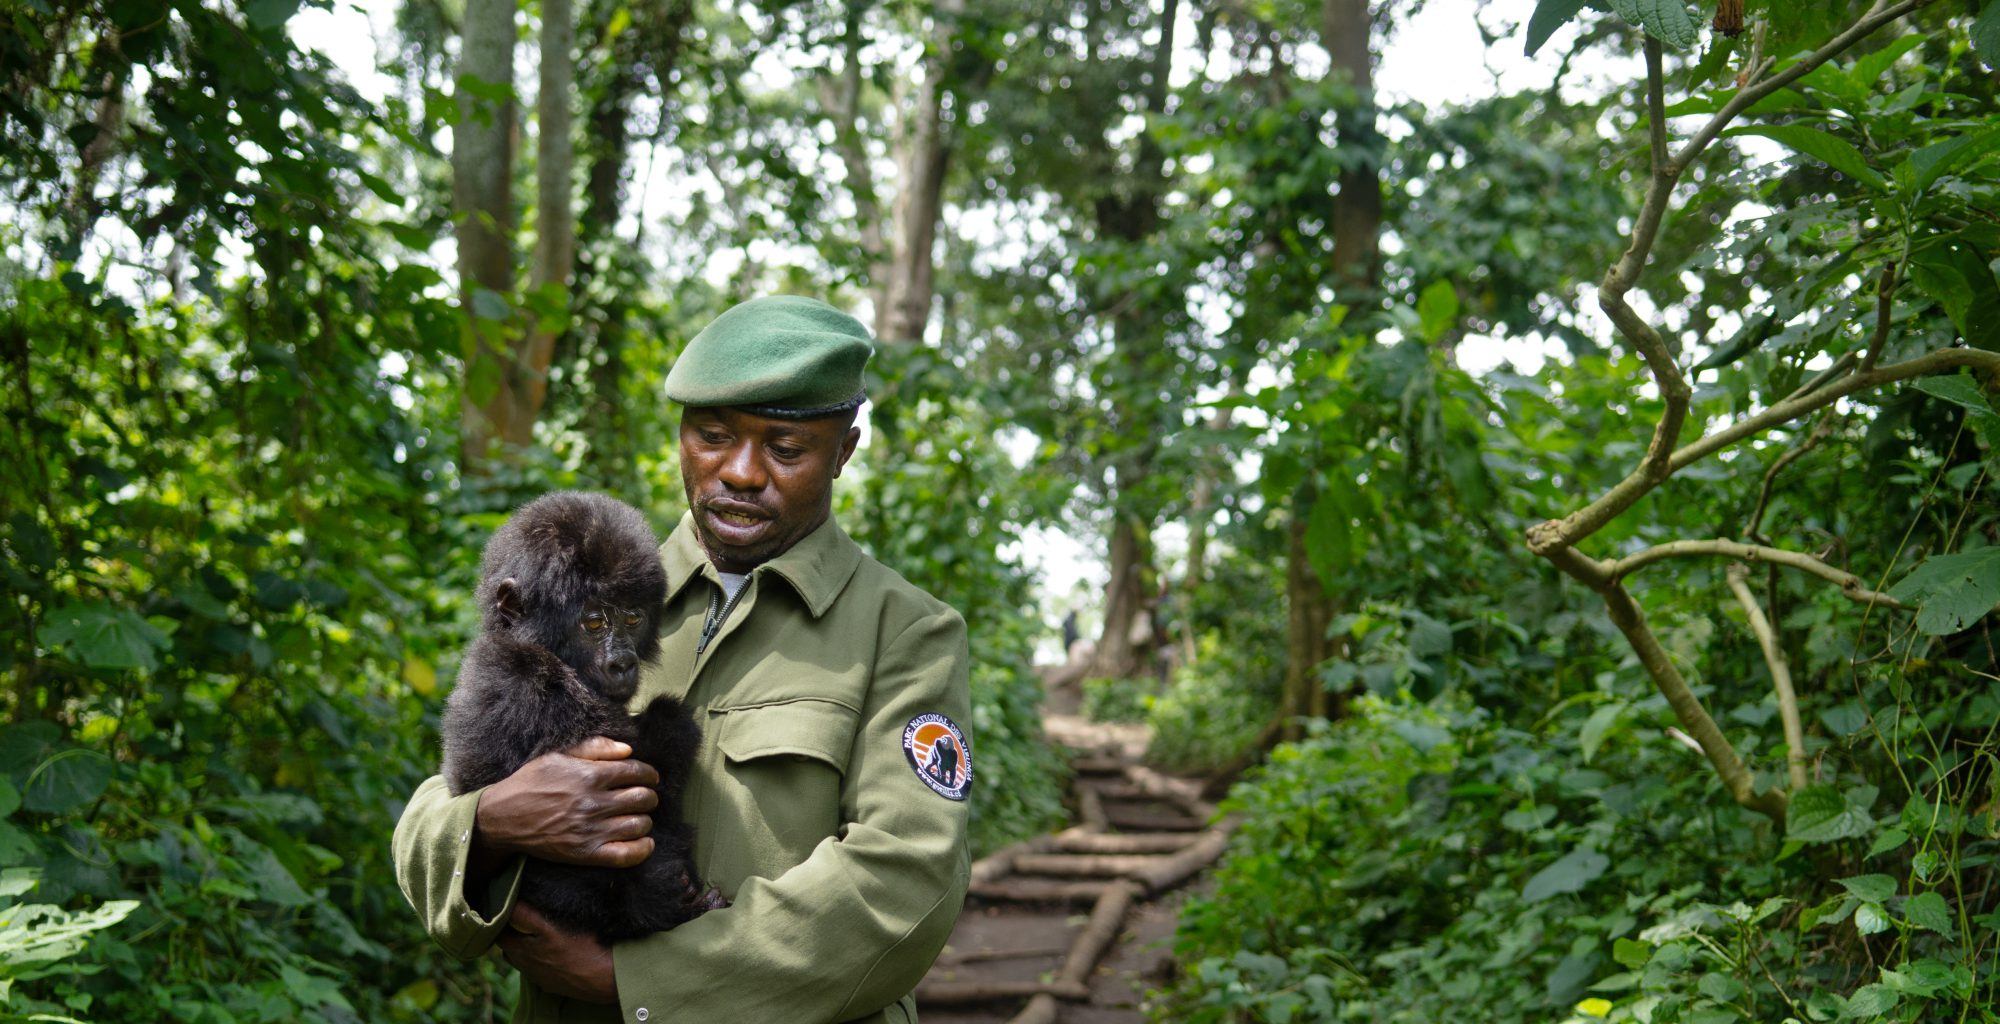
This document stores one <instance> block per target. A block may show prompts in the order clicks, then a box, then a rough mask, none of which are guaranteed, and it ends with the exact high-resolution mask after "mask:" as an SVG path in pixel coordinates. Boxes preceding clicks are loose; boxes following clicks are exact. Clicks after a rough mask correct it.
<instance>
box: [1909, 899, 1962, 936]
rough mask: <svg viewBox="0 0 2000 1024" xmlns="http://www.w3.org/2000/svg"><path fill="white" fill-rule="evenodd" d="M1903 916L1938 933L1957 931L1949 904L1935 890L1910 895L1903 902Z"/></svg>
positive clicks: (1912, 922) (1920, 926)
mask: <svg viewBox="0 0 2000 1024" xmlns="http://www.w3.org/2000/svg"><path fill="white" fill-rule="evenodd" d="M1903 917H1904V919H1906V920H1908V921H1909V922H1910V923H1911V924H1913V925H1916V926H1917V927H1919V928H1923V929H1926V930H1929V931H1934V932H1936V933H1938V934H1939V935H1956V934H1957V933H1958V924H1957V922H1956V921H1954V920H1952V916H1951V905H1950V904H1949V903H1946V902H1945V899H1944V897H1943V896H1942V895H1940V894H1938V893H1936V892H1920V893H1918V894H1916V895H1915V896H1912V897H1910V898H1909V901H1908V902H1906V903H1904V904H1903Z"/></svg>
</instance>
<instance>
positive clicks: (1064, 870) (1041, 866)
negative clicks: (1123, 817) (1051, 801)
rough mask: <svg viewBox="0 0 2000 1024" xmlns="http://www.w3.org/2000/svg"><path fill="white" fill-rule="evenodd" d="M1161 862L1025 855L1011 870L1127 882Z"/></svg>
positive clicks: (1123, 856)
mask: <svg viewBox="0 0 2000 1024" xmlns="http://www.w3.org/2000/svg"><path fill="white" fill-rule="evenodd" d="M1183 845H1185V844H1183ZM1163 859H1164V858H1162V857H1160V856H1158V855H1153V856H1146V855H1143V854H1129V853H1028V854H1022V855H1021V856H1020V857H1018V858H1016V859H1015V861H1014V870H1015V872H1016V873H1019V874H1023V875H1071V876H1075V877H1080V878H1130V877H1137V876H1139V875H1142V874H1143V873H1144V872H1146V871H1148V870H1151V869H1152V868H1154V867H1157V866H1158V865H1159V863H1160V861H1162V860H1163Z"/></svg>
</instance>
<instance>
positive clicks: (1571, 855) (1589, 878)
mask: <svg viewBox="0 0 2000 1024" xmlns="http://www.w3.org/2000/svg"><path fill="white" fill-rule="evenodd" d="M1610 866H1611V858H1609V857H1606V856H1605V855H1603V854H1601V853H1598V852H1597V851H1596V850H1593V849H1591V848H1590V847H1588V846H1579V847H1577V848H1576V849H1574V850H1571V851H1570V852H1568V853H1566V854H1564V855H1563V856H1562V857H1561V858H1559V859H1558V860H1557V861H1556V862H1555V863H1553V864H1550V865H1549V866H1548V867H1545V868H1543V869H1541V870H1540V871H1537V872H1535V876H1534V877H1533V878H1530V879H1528V884H1527V885H1524V886H1522V887H1521V900H1522V902H1524V903H1539V902H1541V901H1542V900H1545V899H1548V898H1549V897H1551V896H1557V895H1560V894H1562V893H1567V892H1581V891H1583V887H1584V886H1586V885H1589V884H1590V883H1591V882H1593V881H1595V880H1596V879H1597V877H1598V876H1599V875H1602V874H1604V869H1605V868H1608V867H1610Z"/></svg>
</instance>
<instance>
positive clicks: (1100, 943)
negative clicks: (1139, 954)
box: [1056, 882, 1139, 998]
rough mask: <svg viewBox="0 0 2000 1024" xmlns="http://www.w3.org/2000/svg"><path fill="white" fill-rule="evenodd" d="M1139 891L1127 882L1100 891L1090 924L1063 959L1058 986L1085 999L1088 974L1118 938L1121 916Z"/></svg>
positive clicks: (1123, 919)
mask: <svg viewBox="0 0 2000 1024" xmlns="http://www.w3.org/2000/svg"><path fill="white" fill-rule="evenodd" d="M1138 891H1139V887H1138V886H1136V885H1133V884H1132V883H1130V882H1115V883H1113V884H1112V885H1111V886H1110V887H1109V888H1107V889H1105V890H1104V895H1103V896H1101V897H1099V898H1098V900H1097V906H1095V907H1092V908H1091V910H1090V922H1089V923H1088V924H1085V925H1084V926H1083V931H1080V932H1078V933H1077V935H1076V940H1075V941H1074V942H1072V943H1071V944H1070V947H1069V955H1068V956H1066V957H1063V965H1062V973H1061V974H1058V975H1056V980H1057V981H1058V982H1067V983H1070V984H1073V985H1076V986H1077V987H1079V988H1082V989H1083V990H1084V997H1085V998H1089V995H1090V987H1089V985H1088V982H1089V981H1090V975H1091V972H1093V971H1095V970H1097V962H1098V961H1099V960H1102V959H1104V951H1105V950H1107V949H1110V948H1111V943H1112V942H1114V941H1116V940H1117V938H1118V929H1119V928H1120V927H1122V926H1123V925H1124V924H1125V914H1126V913H1127V912H1128V911H1130V910H1131V909H1132V899H1133V897H1135V896H1137V895H1138Z"/></svg>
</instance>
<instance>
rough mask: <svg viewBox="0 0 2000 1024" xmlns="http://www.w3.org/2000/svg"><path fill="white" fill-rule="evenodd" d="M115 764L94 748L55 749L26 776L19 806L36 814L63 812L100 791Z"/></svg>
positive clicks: (94, 796)
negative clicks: (53, 753) (54, 751)
mask: <svg viewBox="0 0 2000 1024" xmlns="http://www.w3.org/2000/svg"><path fill="white" fill-rule="evenodd" d="M114 767H115V766H114V765H113V764H112V763H111V759H110V758H108V757H106V756H104V755H103V754H100V753H98V752H97V751H95V750H85V749H83V748H81V747H71V748H69V749H67V750H60V751H57V752H56V755H55V756H54V757H51V758H49V759H48V760H47V761H44V762H42V764H41V766H40V767H38V768H36V769H35V770H34V772H33V773H32V774H30V775H29V776H28V784H27V786H26V787H25V789H24V790H23V792H22V793H21V806H23V807H25V808H27V809H28V810H31V811H34V812H36V813H38V814H65V813H68V812H70V811H73V810H76V809H77V808H79V807H82V806H83V805H84V804H87V803H89V802H91V801H92V800H95V799H97V798H98V796H100V795H101V794H103V792H104V790H105V787H107V786H109V785H111V773H112V769H113V768H114Z"/></svg>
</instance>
